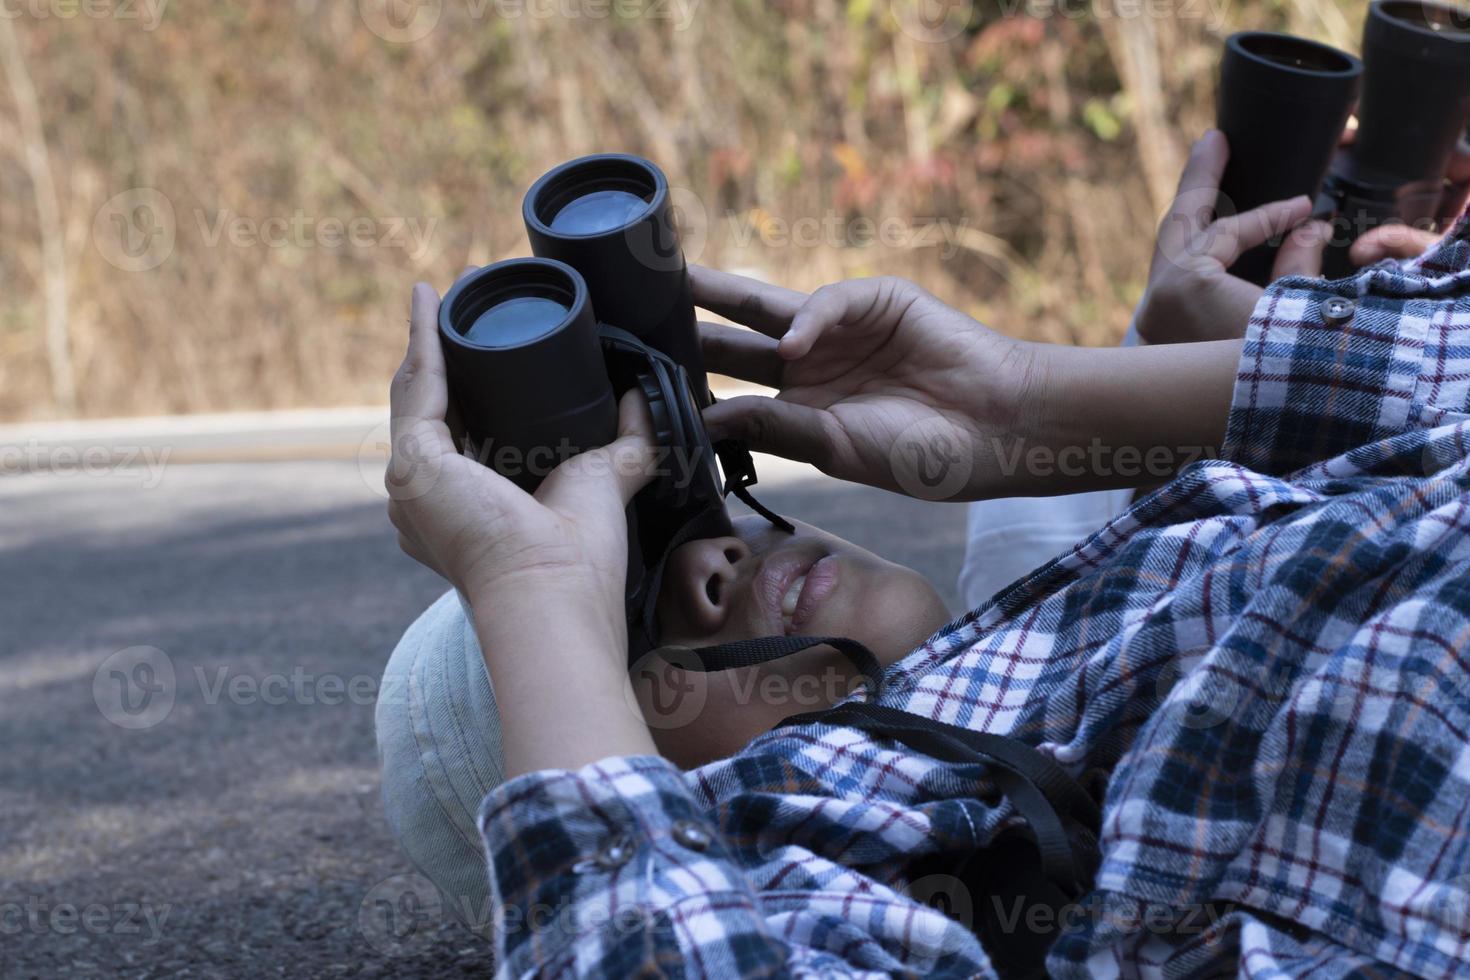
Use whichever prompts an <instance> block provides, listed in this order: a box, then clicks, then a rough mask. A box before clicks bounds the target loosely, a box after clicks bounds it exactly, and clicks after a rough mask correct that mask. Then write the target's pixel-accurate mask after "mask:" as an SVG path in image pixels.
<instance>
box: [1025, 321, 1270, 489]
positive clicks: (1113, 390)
mask: <svg viewBox="0 0 1470 980" xmlns="http://www.w3.org/2000/svg"><path fill="white" fill-rule="evenodd" d="M1241 343H1242V342H1241V341H1239V340H1223V341H1212V342H1208V343H1196V344H1175V345H1168V346H1160V347H1123V348H1076V347H1063V346H1059V345H1037V347H1036V348H1035V358H1034V360H1033V368H1032V372H1031V374H1032V377H1031V380H1030V383H1029V384H1028V386H1027V387H1028V390H1027V394H1026V396H1025V399H1024V402H1025V403H1024V404H1023V406H1022V410H1021V423H1020V424H1019V425H1018V427H1017V434H1016V435H1015V436H1014V437H1013V438H1011V439H1010V440H1002V441H1001V442H1000V443H998V444H997V446H996V451H997V453H998V454H999V455H1000V456H1001V459H1000V464H1001V472H1002V473H1003V474H1004V476H1005V478H1006V480H1007V481H1008V482H1009V483H1010V484H1011V485H1010V486H1009V487H1008V488H1006V491H1005V492H1015V491H1016V489H1017V485H1020V486H1023V487H1024V488H1025V489H1027V490H1031V491H1034V492H1038V493H1055V494H1061V493H1075V492H1081V491H1087V490H1102V489H1109V488H1114V487H1125V486H1139V485H1144V484H1149V483H1156V482H1158V481H1160V480H1165V479H1168V478H1169V477H1171V476H1172V475H1173V474H1174V473H1175V472H1177V471H1178V470H1179V469H1181V468H1182V467H1184V466H1186V465H1188V464H1189V463H1191V462H1193V461H1194V460H1196V459H1201V458H1207V457H1212V456H1215V455H1218V450H1219V447H1220V445H1221V442H1222V441H1223V439H1224V434H1225V423H1226V419H1227V416H1228V414H1229V410H1230V400H1231V394H1232V392H1233V390H1234V386H1235V376H1236V369H1237V365H1238V363H1239V360H1240V351H1241Z"/></svg>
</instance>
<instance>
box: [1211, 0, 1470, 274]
mask: <svg viewBox="0 0 1470 980" xmlns="http://www.w3.org/2000/svg"><path fill="white" fill-rule="evenodd" d="M1355 104H1356V106H1357V114H1358V131H1357V136H1356V139H1355V140H1354V142H1353V144H1352V145H1351V146H1350V147H1345V148H1342V149H1339V142H1340V140H1341V136H1342V131H1343V127H1344V125H1345V124H1346V123H1347V119H1348V116H1349V115H1350V114H1351V113H1352V111H1353V107H1354V105H1355ZM1218 124H1219V127H1220V129H1221V131H1223V132H1224V133H1225V135H1226V136H1227V137H1228V139H1229V141H1230V164H1229V166H1228V167H1227V168H1226V171H1225V177H1224V179H1223V180H1222V181H1221V185H1220V198H1219V201H1218V203H1217V209H1216V210H1217V212H1218V213H1220V214H1221V215H1229V214H1236V213H1240V212H1244V211H1248V210H1250V209H1251V208H1255V207H1259V206H1260V205H1262V204H1266V203H1269V202H1271V201H1278V200H1284V199H1286V198H1291V197H1296V196H1298V195H1301V194H1306V195H1308V196H1310V197H1312V198H1314V199H1315V200H1316V207H1315V212H1314V213H1315V214H1316V216H1317V217H1320V218H1324V219H1330V220H1331V221H1332V223H1333V225H1334V233H1333V241H1332V243H1331V245H1330V247H1329V248H1328V251H1327V255H1326V258H1325V260H1324V264H1325V272H1326V273H1327V274H1328V275H1332V276H1341V275H1347V274H1348V273H1350V272H1351V271H1352V266H1351V264H1350V263H1349V262H1348V259H1347V251H1348V248H1349V246H1350V245H1351V244H1352V242H1353V241H1354V240H1355V239H1356V238H1357V237H1358V236H1360V235H1362V234H1363V233H1364V232H1366V231H1369V230H1370V229H1372V228H1374V227H1377V226H1379V225H1381V224H1384V223H1387V222H1391V221H1400V222H1405V223H1416V224H1420V225H1424V224H1425V223H1432V222H1433V220H1434V218H1435V216H1436V215H1437V213H1438V207H1439V204H1440V200H1441V196H1442V193H1443V190H1444V174H1445V169H1446V167H1447V165H1448V163H1449V160H1450V155H1451V154H1452V153H1453V151H1454V148H1455V144H1456V142H1457V141H1458V140H1459V139H1460V138H1461V137H1462V136H1463V135H1464V133H1465V131H1466V127H1467V124H1470V14H1467V13H1466V12H1464V11H1461V10H1457V9H1455V8H1453V7H1449V6H1446V5H1444V4H1440V3H1435V2H1432V0H1375V2H1374V3H1373V4H1372V6H1371V7H1370V9H1369V12H1368V19H1367V22H1366V24H1365V25H1364V29H1363V57H1362V60H1361V61H1360V60H1359V59H1357V58H1355V57H1353V56H1352V55H1350V54H1347V53H1346V52H1343V51H1339V50H1337V49H1335V48H1332V47H1329V46H1327V45H1325V44H1318V43H1317V42H1314V41H1308V40H1305V39H1302V38H1297V37H1291V36H1289V35H1283V34H1268V33H1259V32H1247V33H1242V34H1235V35H1232V36H1231V37H1230V38H1229V39H1228V40H1227V42H1226V46H1225V56H1224V58H1223V59H1222V61H1221V65H1220V91H1219V102H1218ZM1274 259H1275V248H1273V247H1271V246H1269V245H1266V246H1261V247H1259V248H1256V249H1252V250H1251V251H1250V252H1247V253H1246V254H1245V255H1243V256H1242V257H1241V258H1240V260H1239V261H1238V262H1237V263H1236V264H1235V266H1233V267H1232V268H1231V272H1232V273H1234V274H1235V275H1237V276H1240V277H1241V278H1244V279H1248V280H1250V281H1252V282H1255V283H1257V284H1261V285H1264V284H1265V283H1266V282H1267V281H1269V280H1270V278H1271V267H1272V263H1273V262H1274Z"/></svg>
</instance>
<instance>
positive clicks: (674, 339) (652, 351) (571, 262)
mask: <svg viewBox="0 0 1470 980" xmlns="http://www.w3.org/2000/svg"><path fill="white" fill-rule="evenodd" d="M522 217H523V219H524V221H525V225H526V231H527V233H528V235H529V237H530V240H531V249H532V252H533V253H534V254H535V256H536V257H535V258H528V259H511V260H508V261H504V262H497V263H495V264H494V265H489V266H486V267H484V268H482V269H479V270H477V271H475V272H472V273H470V274H469V275H467V276H465V277H464V278H463V279H461V280H460V281H459V282H458V283H456V284H455V285H454V287H453V288H452V289H450V291H449V292H448V294H447V295H445V297H444V300H443V302H442V303H441V304H440V306H439V336H440V340H441V342H442V345H443V348H444V361H445V368H446V371H447V374H448V381H449V392H450V398H451V401H452V403H453V406H454V408H455V410H456V412H457V414H458V416H459V420H460V424H461V426H462V429H463V433H462V440H463V448H464V451H465V452H466V453H467V454H468V455H471V456H473V457H474V458H475V459H477V460H479V461H480V462H481V463H483V464H485V465H487V466H489V467H491V468H492V469H494V470H495V471H496V472H498V473H500V474H501V475H502V476H505V477H507V478H508V479H510V480H512V481H514V482H515V483H516V484H517V485H518V486H520V487H521V488H522V489H524V490H527V491H534V490H535V489H536V487H537V486H538V485H540V483H541V481H542V480H543V479H544V478H545V477H546V476H547V475H548V474H549V473H550V472H551V471H552V470H553V469H554V468H555V467H556V466H557V465H558V464H559V463H561V462H563V461H564V460H566V459H568V458H570V457H572V456H575V455H577V454H579V453H582V452H585V451H587V450H589V449H595V448H597V447H600V446H605V445H607V444H608V443H611V442H612V441H613V440H615V439H616V438H617V433H618V399H619V397H620V396H621V395H622V394H624V393H625V392H627V391H629V390H634V389H637V390H640V391H642V393H643V396H644V398H645V399H646V400H647V402H648V408H649V411H650V413H651V415H652V418H653V429H654V433H655V443H656V446H657V448H658V457H659V458H658V463H657V464H656V469H655V473H654V478H653V480H652V482H651V483H650V484H649V485H648V486H647V487H645V488H644V489H643V490H642V491H640V492H639V493H638V495H637V496H636V497H635V499H634V501H633V503H632V505H631V506H630V507H629V509H628V579H627V589H626V600H627V607H628V620H629V647H630V656H634V657H636V656H638V655H639V654H640V653H642V652H644V651H646V650H648V649H651V648H652V647H653V646H655V645H656V643H657V632H658V628H657V624H656V622H655V616H654V611H653V610H654V605H655V601H656V599H657V594H658V585H659V579H660V578H661V575H662V568H663V563H664V560H665V559H666V558H667V556H668V554H669V553H670V552H671V551H672V550H673V549H674V548H676V547H678V546H679V545H680V544H682V543H684V542H686V541H690V540H693V539H696V538H709V537H719V536H721V535H725V534H729V533H731V524H730V518H729V515H728V513H727V512H726V510H725V503H724V497H725V494H726V493H729V492H734V493H736V494H737V495H738V496H740V497H741V499H743V500H746V501H747V502H748V503H752V504H753V505H754V506H755V507H756V509H757V510H759V511H760V512H761V513H762V514H764V515H765V516H767V517H768V519H771V520H772V522H773V523H776V524H777V526H780V527H784V528H785V529H787V530H790V525H789V524H786V523H785V522H783V521H781V520H780V518H777V517H775V515H772V514H770V513H769V512H768V511H765V510H764V508H761V507H759V505H758V504H754V502H753V501H752V500H751V499H750V497H749V495H748V494H747V493H746V492H745V487H747V486H749V485H751V484H753V483H755V468H754V465H753V463H752V461H751V458H750V454H749V452H747V451H745V450H744V449H743V448H742V447H741V446H739V445H738V444H734V443H722V444H721V445H720V446H719V447H715V446H713V445H711V443H710V441H709V438H708V436H707V434H706V433H705V429H704V423H703V420H702V418H701V415H700V411H701V410H702V409H703V408H705V407H706V406H707V405H709V404H710V402H711V400H712V397H711V395H710V391H709V382H708V379H707V378H706V376H705V370H704V359H703V356H702V354H701V351H700V345H699V334H698V325H697V323H696V321H695V316H694V300H693V296H692V293H691V291H690V284H689V272H688V268H687V266H686V265H685V262H684V253H683V249H682V248H681V246H680V244H679V235H678V231H677V229H676V227H675V224H674V219H675V215H674V208H673V205H672V202H671V199H670V195H669V183H668V180H667V178H665V176H664V175H663V173H662V172H661V171H660V170H659V169H658V168H657V167H655V166H654V165H653V164H652V163H650V162H649V161H647V160H644V159H642V158H640V157H635V156H628V155H624V154H611V153H609V154H599V155H596V156H589V157H583V158H581V159H578V160H573V161H571V162H570V163H565V164H562V165H561V166H559V167H556V168H555V169H553V170H551V171H550V172H549V173H547V174H545V175H544V176H542V177H541V179H539V180H538V181H536V183H535V184H534V185H533V186H532V187H531V189H530V191H529V192H527V194H526V197H525V201H524V204H523V206H522ZM717 455H718V458H719V462H720V463H721V464H723V468H724V472H725V482H724V483H723V484H722V482H721V478H720V469H719V467H717V465H716V457H717Z"/></svg>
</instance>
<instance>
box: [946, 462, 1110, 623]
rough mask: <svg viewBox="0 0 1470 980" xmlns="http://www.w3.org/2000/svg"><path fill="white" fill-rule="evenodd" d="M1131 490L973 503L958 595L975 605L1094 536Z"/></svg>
mask: <svg viewBox="0 0 1470 980" xmlns="http://www.w3.org/2000/svg"><path fill="white" fill-rule="evenodd" d="M1132 498H1133V491H1132V490H1127V489H1125V490H1100V491H1098V492H1096V493H1079V494H1073V495H1072V496H1069V497H1010V498H1007V499H1004V500H980V501H976V502H975V503H973V504H971V505H970V512H969V518H968V521H967V524H968V527H967V529H966V534H965V563H964V565H963V566H961V568H960V581H959V586H960V598H961V599H963V600H964V603H965V608H966V609H967V610H968V609H974V608H975V607H976V606H979V605H982V604H984V603H985V602H987V601H988V600H989V599H990V597H991V596H993V595H995V593H997V592H999V591H1000V590H1001V589H1002V588H1004V587H1005V586H1007V585H1009V584H1011V583H1012V582H1014V581H1015V580H1016V579H1018V578H1020V577H1021V576H1023V575H1026V574H1029V573H1030V572H1033V571H1035V570H1036V569H1038V568H1040V567H1041V566H1042V565H1045V564H1046V563H1047V562H1049V561H1051V560H1052V559H1053V558H1055V557H1057V556H1058V555H1060V554H1062V553H1063V552H1064V551H1067V550H1068V549H1070V548H1071V547H1072V546H1073V545H1075V544H1077V542H1079V541H1081V540H1082V539H1084V538H1086V537H1088V536H1089V535H1091V534H1092V533H1093V532H1094V531H1096V530H1097V529H1098V528H1100V527H1102V526H1103V525H1104V524H1106V523H1107V522H1108V521H1110V520H1112V519H1113V518H1114V517H1117V516H1118V515H1119V514H1121V513H1122V512H1123V511H1124V510H1126V509H1127V508H1128V504H1129V502H1130V501H1131V500H1132Z"/></svg>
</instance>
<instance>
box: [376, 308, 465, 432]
mask: <svg viewBox="0 0 1470 980" xmlns="http://www.w3.org/2000/svg"><path fill="white" fill-rule="evenodd" d="M438 328H439V295H438V294H437V293H435V292H434V290H433V288H432V287H431V286H429V285H428V284H426V283H422V282H421V283H419V284H418V285H416V286H414V287H413V303H412V307H411V310H410V314H409V318H408V352H407V353H406V354H404V355H403V363H402V364H401V365H399V367H398V373H397V374H395V375H393V384H392V386H391V387H390V388H389V400H390V403H391V405H392V412H391V419H392V422H391V425H392V435H393V440H394V445H395V447H396V446H397V445H398V441H399V439H400V437H401V436H402V435H403V434H404V433H405V432H406V431H407V430H408V428H409V427H412V428H413V429H414V430H415V434H416V437H418V438H423V437H425V436H427V437H429V438H432V439H434V440H435V441H436V442H443V443H446V444H448V446H449V448H450V449H453V441H452V440H451V439H450V437H449V429H448V427H446V426H445V425H444V414H445V410H446V409H447V408H448V406H449V386H448V383H447V382H446V380H445V376H444V352H443V350H442V349H441V348H440V347H439V332H438ZM425 422H427V423H430V426H429V427H428V429H427V431H425V432H422V433H420V432H419V431H418V430H420V429H424V428H425V427H424V426H423V425H422V423H425Z"/></svg>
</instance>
